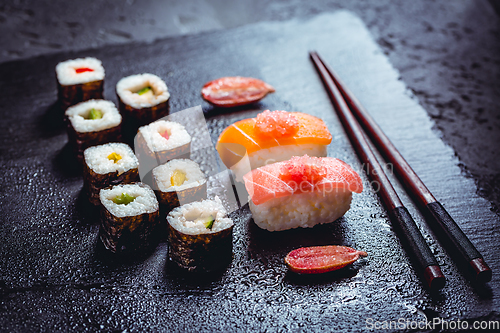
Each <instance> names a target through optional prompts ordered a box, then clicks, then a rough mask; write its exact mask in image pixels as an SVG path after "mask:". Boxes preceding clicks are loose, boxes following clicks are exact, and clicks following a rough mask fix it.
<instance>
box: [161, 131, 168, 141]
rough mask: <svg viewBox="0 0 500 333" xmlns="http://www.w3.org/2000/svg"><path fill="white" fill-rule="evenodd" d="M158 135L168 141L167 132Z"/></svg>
mask: <svg viewBox="0 0 500 333" xmlns="http://www.w3.org/2000/svg"><path fill="white" fill-rule="evenodd" d="M160 135H161V136H162V137H164V138H165V139H167V140H168V138H170V136H169V135H168V131H165V132H163V133H160Z"/></svg>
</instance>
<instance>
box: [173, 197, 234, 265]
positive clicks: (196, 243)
mask: <svg viewBox="0 0 500 333" xmlns="http://www.w3.org/2000/svg"><path fill="white" fill-rule="evenodd" d="M167 222H168V229H169V234H168V240H169V250H168V257H169V259H170V260H171V261H173V262H174V263H176V264H177V265H178V266H179V267H181V268H183V269H185V270H187V271H188V272H211V271H216V270H220V269H223V268H225V267H226V266H227V265H228V264H229V263H230V262H231V259H232V249H233V221H232V220H231V219H230V218H228V217H227V212H226V210H225V209H224V207H223V206H222V203H221V201H220V199H219V198H218V197H215V199H214V200H203V201H197V202H193V203H189V204H185V205H182V206H180V207H177V208H175V209H174V210H172V211H171V212H170V213H169V214H168V215H167Z"/></svg>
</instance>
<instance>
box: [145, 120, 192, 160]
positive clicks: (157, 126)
mask: <svg viewBox="0 0 500 333" xmlns="http://www.w3.org/2000/svg"><path fill="white" fill-rule="evenodd" d="M165 131H167V133H168V135H169V138H168V139H165V138H164V137H163V136H162V135H161V133H164V132H165ZM139 132H141V134H142V136H143V138H144V140H145V141H146V144H147V145H148V148H149V150H150V151H152V152H159V151H163V150H171V149H174V148H177V147H181V146H184V145H185V144H187V143H189V142H191V136H190V135H189V133H188V132H187V131H186V129H185V128H184V126H182V125H181V124H179V123H175V122H172V121H166V120H158V121H155V122H153V123H151V124H149V125H146V126H142V127H140V128H139Z"/></svg>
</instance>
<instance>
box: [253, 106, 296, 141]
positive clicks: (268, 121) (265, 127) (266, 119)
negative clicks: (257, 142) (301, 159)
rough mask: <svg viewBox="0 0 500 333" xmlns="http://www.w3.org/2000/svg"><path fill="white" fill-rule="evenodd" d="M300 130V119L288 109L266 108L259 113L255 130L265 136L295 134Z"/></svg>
mask: <svg viewBox="0 0 500 333" xmlns="http://www.w3.org/2000/svg"><path fill="white" fill-rule="evenodd" d="M298 131H299V121H298V119H297V118H296V117H295V116H294V115H293V114H292V113H290V112H287V111H272V112H271V111H269V110H266V111H264V112H262V113H259V114H258V115H257V119H256V122H255V132H256V134H258V135H260V136H265V137H275V138H276V137H278V138H279V137H284V136H293V135H295V134H296V133H297V132H298Z"/></svg>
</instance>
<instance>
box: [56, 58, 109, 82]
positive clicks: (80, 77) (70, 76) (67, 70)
mask: <svg viewBox="0 0 500 333" xmlns="http://www.w3.org/2000/svg"><path fill="white" fill-rule="evenodd" d="M78 68H91V69H93V71H92V72H83V73H77V72H76V69H78ZM56 76H57V81H59V84H60V85H62V86H71V85H75V84H84V83H89V82H94V81H101V80H104V67H102V62H101V61H100V60H99V59H96V58H91V57H88V58H78V59H73V60H66V61H63V62H60V63H58V64H57V66H56Z"/></svg>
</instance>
